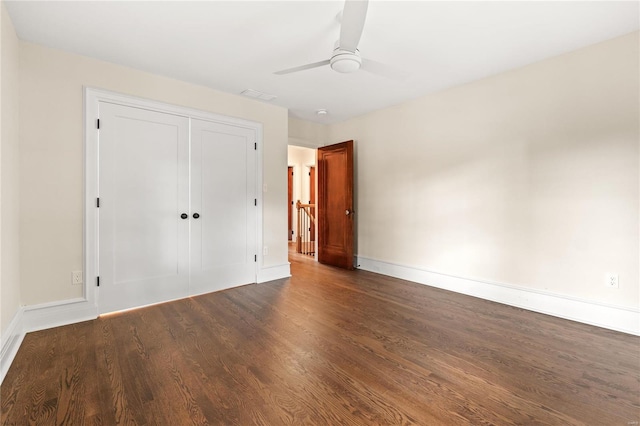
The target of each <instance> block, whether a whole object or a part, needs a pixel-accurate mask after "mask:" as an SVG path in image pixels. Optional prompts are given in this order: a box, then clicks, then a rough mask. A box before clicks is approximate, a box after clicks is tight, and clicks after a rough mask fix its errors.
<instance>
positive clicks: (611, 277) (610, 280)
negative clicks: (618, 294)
mask: <svg viewBox="0 0 640 426" xmlns="http://www.w3.org/2000/svg"><path fill="white" fill-rule="evenodd" d="M604 285H606V286H607V287H609V288H620V283H619V282H618V274H607V276H606V278H605V282H604Z"/></svg>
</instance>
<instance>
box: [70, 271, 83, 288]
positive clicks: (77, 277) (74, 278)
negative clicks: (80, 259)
mask: <svg viewBox="0 0 640 426" xmlns="http://www.w3.org/2000/svg"><path fill="white" fill-rule="evenodd" d="M71 284H72V285H82V271H73V272H71Z"/></svg>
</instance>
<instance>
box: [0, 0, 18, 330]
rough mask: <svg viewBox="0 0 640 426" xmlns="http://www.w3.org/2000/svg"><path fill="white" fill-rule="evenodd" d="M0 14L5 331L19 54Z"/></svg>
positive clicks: (1, 305) (14, 293)
mask: <svg viewBox="0 0 640 426" xmlns="http://www.w3.org/2000/svg"><path fill="white" fill-rule="evenodd" d="M0 8H1V10H2V12H1V14H2V17H1V21H2V28H1V34H2V42H1V44H2V54H1V56H2V59H1V61H2V62H1V66H0V68H1V69H2V71H1V83H0V86H1V89H0V90H1V92H2V96H1V98H2V106H1V110H0V111H1V113H0V116H1V117H2V118H1V120H2V121H1V126H0V127H1V128H2V131H1V136H0V137H1V138H2V140H1V143H0V311H1V312H0V330H1V331H2V332H4V331H5V330H6V328H7V326H8V325H9V322H10V321H11V319H12V318H13V316H14V315H15V314H16V312H17V311H18V309H19V307H20V260H19V259H20V258H19V218H20V199H19V195H20V192H19V175H18V162H19V144H18V142H19V141H18V136H19V134H18V128H19V123H18V107H19V104H18V94H19V93H18V87H19V84H18V82H19V79H18V76H19V72H18V70H19V68H18V67H19V54H18V45H19V42H18V38H17V37H16V33H15V30H14V28H13V24H12V23H11V18H10V17H9V14H8V13H7V11H6V9H5V6H4V3H2V5H1V6H0Z"/></svg>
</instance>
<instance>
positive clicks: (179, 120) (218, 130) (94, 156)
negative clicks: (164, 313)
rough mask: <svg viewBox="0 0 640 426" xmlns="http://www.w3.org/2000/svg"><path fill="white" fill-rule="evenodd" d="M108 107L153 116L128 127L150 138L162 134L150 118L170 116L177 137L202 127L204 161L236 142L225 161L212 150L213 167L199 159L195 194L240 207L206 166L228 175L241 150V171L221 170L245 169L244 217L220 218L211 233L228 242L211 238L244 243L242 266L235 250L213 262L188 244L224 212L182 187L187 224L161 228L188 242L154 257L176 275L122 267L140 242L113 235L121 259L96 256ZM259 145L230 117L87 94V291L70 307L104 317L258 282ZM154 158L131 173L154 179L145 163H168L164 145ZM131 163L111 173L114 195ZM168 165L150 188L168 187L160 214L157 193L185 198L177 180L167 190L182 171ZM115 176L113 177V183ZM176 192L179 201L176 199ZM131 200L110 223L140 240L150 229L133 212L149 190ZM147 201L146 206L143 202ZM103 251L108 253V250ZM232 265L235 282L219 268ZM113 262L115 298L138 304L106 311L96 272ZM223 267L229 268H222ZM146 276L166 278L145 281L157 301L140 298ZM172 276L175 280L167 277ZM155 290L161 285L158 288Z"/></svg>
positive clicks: (257, 133) (253, 132) (145, 265)
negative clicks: (149, 131) (183, 233)
mask: <svg viewBox="0 0 640 426" xmlns="http://www.w3.org/2000/svg"><path fill="white" fill-rule="evenodd" d="M106 104H112V105H113V107H114V108H116V107H117V106H124V107H132V108H137V110H138V111H136V114H142V115H143V116H144V115H146V114H147V113H151V116H153V117H151V120H149V118H150V117H147V118H146V119H142V120H140V119H139V118H140V117H139V116H138V120H135V119H134V120H133V121H134V122H135V121H143V122H145V123H146V124H144V125H142V124H141V123H140V122H138V123H137V126H138V127H145V126H147V127H149V126H150V127H151V128H154V129H155V131H157V132H160V133H162V131H160V130H159V129H161V128H163V126H162V125H159V123H157V119H158V117H159V116H158V115H155V114H154V113H157V114H168V115H169V116H173V117H172V118H171V119H172V120H174V122H171V123H170V124H169V127H173V128H174V129H175V132H176V133H180V131H184V126H183V125H184V122H185V120H186V122H187V123H194V124H195V125H196V127H197V126H198V125H200V126H201V127H203V128H204V131H205V133H206V134H205V137H204V138H202V140H201V141H200V146H199V149H200V150H201V154H204V155H205V156H211V155H212V154H213V152H215V150H214V149H211V147H212V143H215V142H216V138H217V141H218V143H220V144H221V145H223V146H224V145H229V144H228V143H225V140H226V142H229V141H230V140H235V141H242V145H243V147H242V148H240V147H238V146H235V145H234V146H233V148H234V149H232V150H231V152H230V153H229V157H227V160H226V161H223V160H221V158H223V157H224V155H225V153H224V148H223V149H220V150H218V151H219V153H220V154H221V155H220V156H218V157H217V158H214V159H213V160H214V161H210V160H212V159H211V158H209V160H205V161H203V162H202V163H201V166H200V171H199V174H200V178H199V179H200V182H199V184H200V186H201V188H200V189H199V190H198V192H200V193H202V191H204V194H205V195H207V194H208V193H209V194H211V193H213V194H214V195H215V194H218V195H219V196H222V197H223V198H226V199H228V200H229V201H230V202H231V203H232V204H233V203H234V202H235V205H236V206H238V205H239V201H238V199H239V195H237V194H239V193H241V192H242V191H238V190H237V189H238V185H235V186H234V185H229V181H228V180H225V183H224V185H222V186H221V185H218V186H217V187H216V185H212V184H211V183H212V179H213V178H215V177H216V176H218V177H219V176H220V174H217V173H215V172H212V171H211V168H210V166H211V165H212V164H215V163H216V162H217V166H220V167H222V168H228V166H229V163H230V161H229V159H230V158H232V157H235V158H238V157H240V156H241V151H244V153H245V154H246V156H245V158H244V164H243V165H241V166H240V167H236V168H234V169H233V170H227V175H228V176H233V174H234V173H235V174H236V176H235V177H237V176H238V174H239V173H241V170H242V169H243V168H244V169H245V172H246V175H245V180H244V188H245V191H244V196H245V202H244V203H243V206H244V210H243V211H242V212H240V210H237V212H240V213H238V214H236V215H235V216H226V220H227V222H226V224H225V225H224V226H218V227H217V229H218V231H220V229H222V230H223V231H224V232H227V230H229V229H232V230H233V232H228V233H227V235H226V236H225V235H222V234H221V235H218V237H217V238H216V240H217V241H222V243H221V244H224V241H226V239H227V238H228V235H233V236H234V240H233V241H234V244H239V243H238V241H242V240H243V239H244V242H245V250H244V252H245V255H244V256H243V257H242V259H241V260H238V259H239V257H238V253H239V250H237V249H236V250H235V251H234V250H231V251H224V252H223V256H222V257H219V256H216V254H220V253H221V251H220V250H217V249H216V248H215V247H212V246H211V245H210V244H209V243H208V242H205V243H204V244H203V243H202V239H201V241H200V242H197V241H196V237H194V235H196V236H198V237H202V233H204V234H205V235H207V234H209V235H211V234H212V233H214V232H215V230H216V224H218V222H217V220H220V219H222V220H224V219H225V216H224V214H225V213H224V212H222V213H220V212H216V211H215V210H212V209H213V207H215V206H216V204H221V203H215V202H210V201H207V200H198V199H197V194H198V192H196V191H195V190H193V189H192V188H190V187H189V186H187V192H186V194H187V198H189V197H190V198H191V200H190V201H191V203H190V202H189V201H187V205H186V211H184V212H185V213H186V214H188V215H189V218H188V219H187V220H182V219H181V218H179V216H177V217H176V216H175V215H174V218H173V219H171V221H166V219H165V222H164V225H163V226H164V227H165V228H167V227H168V229H171V226H173V227H174V228H173V229H174V230H175V231H176V235H177V234H178V233H179V231H180V230H181V229H184V228H187V229H189V228H191V235H190V236H189V232H188V234H187V235H188V237H187V239H186V241H187V242H186V247H187V249H186V250H178V247H183V246H184V244H183V245H181V243H180V242H177V243H176V244H177V246H176V247H175V251H173V250H168V249H166V247H167V246H168V245H169V244H165V245H164V246H165V249H164V252H163V249H162V244H159V247H154V248H153V250H155V254H156V255H158V253H164V254H161V257H164V258H165V259H168V258H169V257H171V255H173V256H174V257H173V263H174V264H175V267H172V268H173V270H175V271H179V272H176V273H168V271H169V267H167V264H164V266H162V265H160V263H159V262H155V261H154V260H149V259H146V260H144V261H143V262H142V263H141V264H139V265H133V264H127V263H126V262H127V260H125V259H129V260H130V259H131V257H133V256H135V252H136V251H139V250H136V244H137V248H138V249H140V247H144V246H145V243H144V242H141V241H140V240H139V239H138V240H136V241H130V242H127V240H126V238H124V237H122V236H120V237H118V235H114V236H113V237H114V238H115V240H113V239H112V242H111V243H110V244H111V250H112V251H113V248H114V247H116V246H117V244H119V247H124V251H125V254H122V253H120V254H115V253H112V254H111V255H110V256H111V260H108V259H105V260H102V259H101V257H102V256H101V249H102V246H103V244H106V242H105V241H101V240H100V238H101V235H100V232H99V231H100V228H101V227H102V226H101V225H100V215H107V213H108V209H107V210H105V206H107V205H108V204H109V200H108V198H109V197H108V196H105V194H101V190H102V188H101V187H100V179H99V176H100V173H99V170H100V167H101V164H100V163H101V158H100V154H101V153H100V151H101V150H100V149H99V146H100V141H101V140H104V139H105V138H107V137H108V136H109V135H108V132H109V131H108V129H109V125H108V123H106V122H105V119H107V117H106V116H104V117H101V110H104V109H105V108H106V109H109V108H111V107H107V106H106ZM116 109H117V108H116ZM143 110H146V111H143ZM161 117H164V116H161ZM97 120H100V122H99V125H98V126H96V122H97ZM107 120H108V119H107ZM153 123H155V124H153ZM127 126H128V127H131V126H133V123H128V124H127ZM165 126H166V124H165ZM133 127H135V126H133ZM190 127H191V126H188V127H187V129H188V130H189V131H192V130H191V128H190ZM105 129H106V130H107V131H106V132H104V131H105ZM178 129H182V130H178ZM138 130H139V129H138ZM165 130H166V129H165ZM105 133H107V134H105ZM165 136H166V135H165ZM176 138H177V139H176V140H175V143H176V153H175V155H173V160H175V161H177V162H178V163H180V162H179V161H178V159H179V158H180V159H182V158H183V157H184V152H185V151H184V149H182V150H180V149H178V148H177V147H178V146H181V147H182V146H183V144H182V143H181V142H179V139H180V138H179V137H176ZM169 139H170V138H167V140H164V145H169V144H170V143H169V142H168V140H169ZM191 139H193V140H195V139H196V138H191ZM193 140H192V142H193ZM203 141H204V143H203ZM261 142H262V125H261V124H259V123H255V122H252V121H248V120H243V119H238V118H233V117H227V116H222V115H218V114H212V113H207V112H203V111H199V110H193V109H189V108H184V107H179V106H174V105H169V104H164V103H160V102H156V101H150V100H145V99H140V98H135V97H130V96H127V95H121V94H118V93H113V92H109V91H104V90H100V89H92V88H85V221H84V222H85V228H84V229H85V232H84V237H85V238H84V243H85V244H84V265H85V266H84V272H85V274H84V276H85V285H84V297H83V298H82V299H78V301H77V302H74V303H75V304H76V305H78V308H79V309H80V308H81V305H82V306H85V305H83V303H84V304H86V306H87V308H85V309H86V310H88V312H89V311H91V309H92V308H91V306H94V307H95V308H93V309H95V310H96V312H99V313H106V312H110V311H113V310H117V309H125V308H126V307H132V306H140V305H144V304H148V303H156V302H161V301H166V300H171V299H175V298H180V297H186V296H190V295H195V294H201V293H206V292H210V291H216V290H220V289H222V288H228V287H233V286H236V285H240V284H246V283H252V282H256V281H257V274H258V270H259V267H260V265H262V253H261V250H258V247H261V245H262V191H257V188H262V143H261ZM161 145H162V144H161ZM203 146H204V152H202V151H203ZM126 149H129V150H132V149H133V148H130V147H127V148H126ZM126 149H125V151H126ZM188 149H193V148H189V147H188ZM195 149H198V148H195ZM252 149H253V152H250V151H251V150H252ZM156 151H158V152H156V153H154V155H152V156H151V158H148V159H145V160H144V161H143V162H144V163H145V164H141V165H140V166H141V167H140V168H138V171H137V172H136V173H147V172H149V173H151V175H152V176H154V172H153V170H150V169H153V167H151V166H149V164H150V163H153V158H154V157H155V158H156V160H158V157H163V156H164V157H165V158H168V157H169V155H168V151H169V149H166V146H165V149H158V150H156ZM133 152H135V149H133ZM133 152H131V151H129V154H130V155H131V154H133ZM191 154H192V153H188V154H187V156H188V162H187V164H188V167H193V166H191V165H190V163H189V160H191V159H193V158H194V157H193V156H192V155H191ZM132 163H135V160H131V162H130V163H129V164H127V161H124V162H123V163H122V164H119V165H118V166H117V167H118V168H117V169H116V171H114V172H112V174H113V180H112V186H113V187H114V188H115V187H117V186H118V185H120V186H121V187H125V185H124V184H123V182H125V181H126V180H127V179H126V173H127V172H128V173H132V172H131V170H134V169H136V168H135V167H132ZM169 163H171V161H165V162H163V164H162V166H161V167H160V168H161V169H162V168H164V170H165V172H168V173H166V174H165V173H159V172H158V173H155V177H156V179H165V180H164V181H162V180H160V183H159V184H158V182H156V186H158V185H159V186H162V187H163V188H165V187H166V188H165V189H169V191H160V192H161V194H158V193H156V194H155V196H158V195H160V197H159V198H158V200H156V201H157V203H156V204H159V205H160V207H159V209H160V210H162V209H164V210H168V209H169V207H168V205H169V203H168V201H167V200H169V198H170V197H164V198H163V196H162V193H164V195H166V193H168V192H170V191H171V190H175V195H176V198H177V199H178V198H179V199H184V197H183V194H184V191H178V189H177V188H178V187H180V188H181V187H182V186H183V185H182V184H179V183H178V181H179V180H180V179H178V178H176V184H175V185H174V186H172V184H169V183H168V179H167V178H166V175H167V174H169V172H170V173H171V174H172V173H173V171H176V173H177V170H178V169H180V168H181V167H182V169H184V167H183V166H179V165H176V166H175V168H174V169H172V167H174V166H171V165H169ZM202 165H205V166H206V167H202ZM114 167H115V166H114ZM195 168H197V167H195ZM145 170H146V172H145ZM229 173H230V174H229ZM115 175H118V176H115ZM182 175H184V174H182ZM159 176H164V177H159ZM129 177H131V176H129ZM203 179H204V181H203ZM183 180H184V179H183ZM188 180H191V181H192V184H193V183H194V181H195V180H198V179H194V170H191V173H190V174H189V173H187V181H188ZM203 182H204V185H203ZM143 186H144V185H143ZM153 186H154V185H151V187H152V188H151V189H153ZM225 188H228V189H229V191H227V194H226V195H225V194H224V190H225ZM142 189H145V188H138V190H136V189H135V188H134V187H133V186H131V185H129V186H127V189H126V190H127V191H130V192H131V193H132V194H133V193H136V192H140V191H141V190H142ZM221 191H222V192H221ZM144 192H148V191H146V190H145V191H144ZM178 193H179V194H180V195H178ZM119 194H120V199H122V200H126V198H123V197H126V196H127V194H126V193H123V192H122V189H121V190H120V193H119ZM234 194H236V195H237V196H236V197H235V199H234V198H233V195H234ZM97 197H101V200H100V202H101V207H100V208H97V206H96V199H97ZM129 197H130V199H129V200H128V201H129V204H130V209H129V210H128V211H125V212H124V213H120V216H117V215H116V216H114V217H113V218H112V220H111V222H114V223H120V226H122V225H123V224H125V223H128V224H129V226H130V227H133V228H135V229H136V230H137V231H136V232H137V233H138V234H140V232H142V234H144V232H147V231H148V230H146V229H145V226H146V225H145V224H147V225H148V223H147V221H145V220H142V219H140V218H138V219H137V218H136V217H135V214H134V213H133V212H134V211H136V210H137V211H138V212H139V211H141V210H143V209H142V207H141V206H142V205H143V204H145V203H143V201H144V199H145V197H151V198H153V197H154V194H153V191H151V193H150V194H146V195H145V197H142V198H140V199H136V198H135V197H133V196H132V195H131V194H129ZM163 200H164V201H163ZM146 201H149V200H146ZM163 203H164V204H163ZM198 203H199V204H198ZM196 205H197V207H198V209H204V210H203V211H204V212H205V213H204V214H205V216H201V217H200V218H198V219H197V220H194V219H193V213H196V210H195V208H194V207H196ZM175 206H177V207H175ZM175 206H174V207H175V208H176V210H179V212H178V213H179V214H181V213H182V212H183V208H184V206H183V205H182V204H181V203H180V202H176V203H175ZM249 207H252V209H249ZM171 209H173V208H171ZM203 211H202V210H201V211H200V212H198V213H200V214H201V215H202V214H203ZM216 215H217V216H216ZM242 216H244V217H245V227H246V229H244V230H240V231H238V223H240V221H239V220H237V217H242ZM213 218H217V220H216V221H215V222H211V224H207V221H212V220H213ZM127 221H129V222H127ZM154 221H157V222H162V220H161V219H157V220H156V219H151V220H150V222H154ZM198 221H199V222H198ZM195 222H198V224H197V225H196V226H195V227H196V228H197V227H201V228H202V229H200V233H198V234H195V233H194V230H193V228H194V223H195ZM183 223H186V224H187V226H186V227H184V226H182V227H181V224H183ZM104 226H107V225H104ZM234 228H235V229H234ZM141 230H142V231H141ZM224 232H223V234H224ZM169 233H170V232H169V231H167V232H160V235H154V236H153V238H155V239H156V240H157V239H158V238H160V239H162V238H165V239H166V242H168V241H169V240H170V237H169V236H168V235H169ZM147 235H148V236H149V235H151V233H149V232H147ZM242 235H244V237H242ZM116 237H117V238H116ZM235 237H237V238H235ZM110 238H111V237H110ZM118 238H119V239H118ZM175 240H176V241H179V240H180V237H178V236H175ZM118 241H119V243H118ZM182 241H184V239H182ZM228 246H229V245H228V244H227V245H226V247H228ZM196 248H200V251H201V252H200V255H199V256H200V263H199V264H197V260H194V257H195V258H197V257H198V256H194V254H195V251H196ZM104 250H106V248H105V249H104ZM104 250H103V251H104ZM127 250H128V253H126V252H127ZM216 250H217V251H216ZM185 253H186V255H187V257H186V260H185V257H184V254H185ZM118 256H119V257H118ZM130 256H131V257H130ZM225 256H226V258H225ZM234 256H235V257H234ZM233 259H236V260H237V261H236V262H235V264H236V266H237V267H236V268H235V271H236V273H235V275H234V274H233V273H231V272H232V271H233V268H230V269H229V268H227V269H226V270H225V265H224V264H223V262H224V261H225V260H226V261H227V262H229V261H231V260H233ZM101 261H102V264H101ZM114 261H115V262H116V263H117V266H116V267H114V265H111V266H110V267H109V268H111V269H113V270H114V272H112V278H111V279H114V278H115V281H116V282H119V283H120V284H119V285H120V287H119V289H121V290H122V289H125V287H126V285H127V284H128V288H126V289H125V290H126V291H125V293H124V294H123V293H122V292H120V293H118V296H117V298H119V299H123V298H125V297H124V296H126V295H127V294H129V295H131V294H132V295H133V298H134V301H136V302H135V304H134V303H123V302H122V301H118V302H117V303H116V304H111V305H109V303H107V302H105V303H103V301H105V300H106V301H108V298H105V297H103V296H104V293H108V290H107V288H106V286H107V285H108V281H109V280H108V278H109V277H108V276H105V275H104V274H103V273H101V272H103V271H104V269H103V267H105V264H106V263H108V262H112V263H113V262H114ZM123 262H124V263H123ZM192 262H193V263H192ZM185 264H186V269H187V273H186V277H187V281H186V282H187V285H186V290H185V285H184V282H185V281H184V275H185V274H184V273H183V271H184V270H185V266H184V265H185ZM227 266H229V265H228V264H227ZM107 275H108V273H107ZM152 275H157V276H160V277H164V278H161V279H160V280H158V281H156V280H153V279H152V280H151V281H150V282H153V283H155V285H151V287H150V288H151V289H152V290H153V291H154V292H155V293H156V294H155V295H151V296H150V295H147V294H146V291H143V290H141V289H142V288H143V287H144V286H145V285H147V286H148V284H149V283H145V281H146V280H147V278H145V277H150V276H152ZM172 276H173V278H170V277H172ZM98 279H99V283H100V286H96V281H97V280H98ZM171 280H173V281H174V282H178V283H179V284H178V285H177V286H176V287H171V286H169V287H168V288H167V286H165V284H166V283H165V281H171ZM140 282H142V283H140ZM158 283H160V284H159V285H158ZM136 298H138V299H136ZM103 299H104V300H103ZM113 299H116V297H114V298H113ZM74 306H75V305H74Z"/></svg>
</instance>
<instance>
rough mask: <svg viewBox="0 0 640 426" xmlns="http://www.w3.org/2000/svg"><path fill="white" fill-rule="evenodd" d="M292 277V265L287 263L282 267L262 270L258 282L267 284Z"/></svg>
mask: <svg viewBox="0 0 640 426" xmlns="http://www.w3.org/2000/svg"><path fill="white" fill-rule="evenodd" d="M290 276H291V264H290V263H289V262H287V263H284V264H282V265H275V266H269V267H267V268H262V269H260V271H259V272H258V277H257V280H256V282H257V283H258V284H260V283H266V282H267V281H273V280H279V279H281V278H289V277H290Z"/></svg>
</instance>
